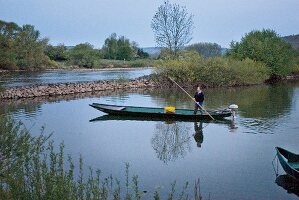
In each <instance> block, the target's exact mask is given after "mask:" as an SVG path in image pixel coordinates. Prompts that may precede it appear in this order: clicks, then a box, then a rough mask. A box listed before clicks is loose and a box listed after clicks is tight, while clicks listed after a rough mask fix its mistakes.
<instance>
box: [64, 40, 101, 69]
mask: <svg viewBox="0 0 299 200" xmlns="http://www.w3.org/2000/svg"><path fill="white" fill-rule="evenodd" d="M68 57H69V61H68V62H69V64H71V65H78V66H80V67H87V68H93V67H95V66H97V65H99V64H100V56H99V51H98V50H96V49H94V48H93V46H92V45H91V44H89V43H84V44H78V45H76V46H75V47H74V48H72V49H70V50H69V51H68Z"/></svg>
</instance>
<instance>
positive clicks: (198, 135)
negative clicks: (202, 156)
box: [193, 121, 203, 147]
mask: <svg viewBox="0 0 299 200" xmlns="http://www.w3.org/2000/svg"><path fill="white" fill-rule="evenodd" d="M202 129H203V128H202V121H200V122H194V131H195V133H194V134H193V137H194V140H195V141H196V144H197V147H201V144H202V142H203V132H202Z"/></svg>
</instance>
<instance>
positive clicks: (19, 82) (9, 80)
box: [0, 68, 153, 87]
mask: <svg viewBox="0 0 299 200" xmlns="http://www.w3.org/2000/svg"><path fill="white" fill-rule="evenodd" d="M151 73H153V68H136V69H131V68H130V69H121V70H116V69H111V70H106V69H105V70H97V71H77V70H74V71H64V70H53V71H45V72H34V73H33V72H18V73H5V74H4V73H2V74H0V85H3V87H16V86H25V85H32V84H49V83H68V82H70V83H74V82H81V81H98V80H111V79H135V78H138V77H141V76H144V75H149V74H151Z"/></svg>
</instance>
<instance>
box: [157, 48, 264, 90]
mask: <svg viewBox="0 0 299 200" xmlns="http://www.w3.org/2000/svg"><path fill="white" fill-rule="evenodd" d="M157 66H158V67H159V68H160V70H161V74H160V77H158V78H161V77H164V79H166V80H167V79H168V78H167V77H172V78H174V79H175V80H176V81H178V82H180V83H181V84H183V85H185V84H189V83H198V82H201V83H204V84H206V85H209V86H223V85H225V86H236V85H249V84H258V83H262V82H263V81H264V80H266V79H267V78H268V77H269V70H268V69H267V68H266V66H265V65H264V64H262V63H260V62H256V61H253V60H251V59H249V58H246V59H244V60H242V61H240V60H234V59H231V58H222V57H215V58H208V59H204V58H202V57H200V56H199V54H198V53H197V52H195V51H181V52H179V54H178V57H177V58H175V59H174V58H171V57H168V58H167V59H164V60H160V61H159V63H157Z"/></svg>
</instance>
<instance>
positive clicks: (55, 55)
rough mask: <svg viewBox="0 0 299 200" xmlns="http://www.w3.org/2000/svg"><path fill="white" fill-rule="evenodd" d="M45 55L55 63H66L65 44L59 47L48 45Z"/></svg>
mask: <svg viewBox="0 0 299 200" xmlns="http://www.w3.org/2000/svg"><path fill="white" fill-rule="evenodd" d="M45 54H46V55H47V56H48V57H49V58H50V59H51V60H55V61H65V60H67V59H68V58H67V48H66V46H64V45H63V44H60V45H58V46H52V45H47V47H46V49H45Z"/></svg>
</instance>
